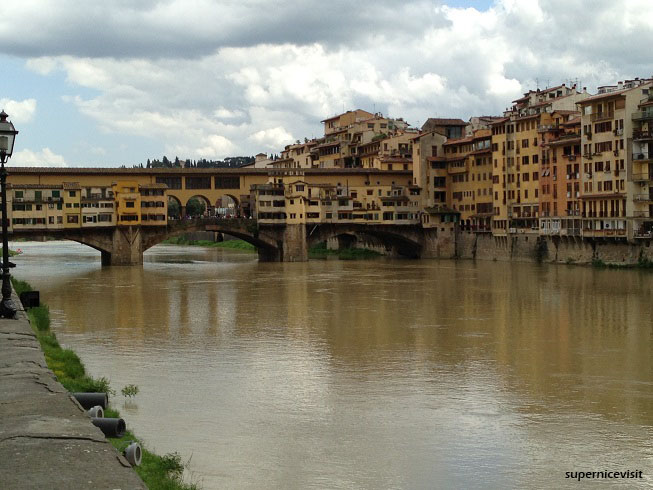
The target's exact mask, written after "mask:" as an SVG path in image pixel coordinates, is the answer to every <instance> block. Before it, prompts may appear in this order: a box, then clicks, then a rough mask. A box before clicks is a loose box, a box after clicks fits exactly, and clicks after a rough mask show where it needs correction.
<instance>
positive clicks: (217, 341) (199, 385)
mask: <svg viewBox="0 0 653 490" xmlns="http://www.w3.org/2000/svg"><path fill="white" fill-rule="evenodd" d="M21 248H22V249H23V250H24V251H25V254H24V255H23V256H20V257H17V259H16V262H17V264H18V268H17V269H16V271H17V275H18V276H19V277H21V278H24V279H27V280H29V281H30V282H32V283H33V284H34V285H35V286H36V287H38V288H39V289H40V290H41V294H42V297H43V299H44V301H46V302H48V303H49V304H50V306H51V309H52V315H53V319H54V326H55V329H56V330H57V333H58V335H59V336H60V338H61V340H63V341H64V342H65V343H68V344H70V345H72V346H74V348H75V349H76V350H77V351H78V353H80V355H81V357H82V358H83V359H84V361H85V362H86V364H87V365H88V367H89V369H90V371H91V372H92V373H93V374H95V375H108V376H109V377H110V378H111V379H112V381H113V382H114V387H116V388H120V387H121V386H122V385H124V384H127V383H135V384H137V385H139V387H140V389H141V392H140V393H139V395H138V397H137V399H136V401H135V402H136V403H137V405H138V407H137V408H135V407H128V410H126V412H127V413H128V414H129V422H130V423H131V424H133V425H134V427H135V428H136V430H137V432H138V433H139V434H142V435H143V437H144V438H145V439H146V440H147V441H148V442H150V443H151V444H152V445H154V446H155V447H157V449H159V450H160V451H161V452H166V451H172V450H180V451H181V452H182V453H183V454H184V456H185V457H188V456H190V454H192V455H193V466H194V468H195V470H196V471H197V472H198V473H200V474H201V475H203V478H204V484H205V487H207V488H214V487H215V488H219V487H250V488H257V487H270V486H272V487H283V488H288V487H331V488H332V487H342V488H348V487H369V488H379V487H383V488H386V487H409V488H414V487H417V488H425V487H429V488H430V487H434V486H436V487H438V486H441V487H452V486H453V487H465V488H475V487H477V488H481V487H485V488H487V487H497V488H499V487H503V488H506V487H515V486H519V487H533V488H541V487H542V486H547V487H548V486H554V487H564V486H565V484H566V482H565V481H564V478H563V476H564V471H567V470H574V469H578V468H581V469H582V468H589V469H602V468H604V467H606V466H607V465H608V464H612V465H613V466H614V465H616V466H617V467H618V468H621V467H624V468H625V467H626V466H628V467H629V468H631V467H632V468H641V469H646V468H647V467H650V464H651V463H652V462H653V456H652V454H653V447H652V445H651V442H650V441H651V436H652V435H653V431H652V430H651V426H652V425H653V390H652V389H651V388H652V387H653V369H652V367H653V366H652V365H651V364H652V361H651V358H652V356H651V354H652V353H653V352H652V345H651V335H652V330H651V320H650V319H651V313H652V312H651V302H650V290H651V286H652V285H653V284H652V282H653V275H651V274H648V273H640V272H635V271H614V270H594V269H591V268H582V267H566V266H548V267H540V266H537V265H531V264H510V265H507V264H502V263H492V262H479V263H472V262H462V261H461V262H452V261H440V262H438V261H419V262H411V261H373V262H340V261H315V262H309V263H297V264H270V263H265V264H264V263H261V264H259V263H258V262H257V261H256V257H255V255H249V254H244V253H234V252H232V251H221V250H214V249H194V248H181V247H155V248H154V249H152V251H151V252H150V253H149V254H148V255H147V256H146V263H145V265H144V266H143V267H115V268H104V269H103V268H101V267H100V266H99V258H98V257H95V256H94V255H93V254H92V253H89V252H88V251H87V250H88V249H84V248H83V247H80V246H77V245H74V244H62V243H56V244H21ZM62 262H65V266H63V267H62V266H61V263H62ZM54 264H56V265H54ZM161 427H165V428H166V430H161ZM645 473H646V471H645ZM647 478H648V477H647ZM647 481H648V482H649V483H650V480H647ZM628 483H629V484H632V483H633V482H628ZM640 483H642V485H643V484H645V483H646V482H640Z"/></svg>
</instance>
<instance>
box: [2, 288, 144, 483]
mask: <svg viewBox="0 0 653 490" xmlns="http://www.w3.org/2000/svg"><path fill="white" fill-rule="evenodd" d="M14 302H15V304H17V305H20V301H18V298H17V297H15V296H14ZM0 488H2V489H4V490H10V489H26V488H48V489H70V488H89V489H91V488H93V489H123V490H126V489H145V488H147V487H146V486H145V484H144V483H143V481H142V480H141V479H140V477H139V476H138V475H137V474H136V472H135V471H134V470H133V469H132V468H131V467H130V465H129V463H128V462H127V461H126V460H125V458H124V457H123V456H122V455H120V454H119V453H118V452H117V451H116V450H115V449H114V448H113V446H111V444H110V443H109V442H108V441H107V440H106V439H105V438H104V435H103V434H102V432H101V431H100V429H98V428H97V427H95V426H94V425H93V424H92V423H91V419H90V418H89V416H88V415H87V414H86V413H85V412H84V410H83V409H82V408H81V407H80V405H79V404H78V403H77V401H75V400H74V399H73V398H72V397H71V396H70V394H69V393H68V391H67V390H66V389H65V388H64V387H63V386H62V385H61V384H60V383H59V382H58V381H57V380H56V379H55V377H54V374H53V373H52V371H50V369H48V367H47V365H46V363H45V357H44V355H43V352H42V350H41V347H40V345H39V342H38V340H37V339H36V335H35V334H34V332H33V330H32V328H31V326H30V324H29V321H28V319H27V315H26V313H25V312H24V311H22V310H21V311H19V312H18V319H17V320H5V319H0Z"/></svg>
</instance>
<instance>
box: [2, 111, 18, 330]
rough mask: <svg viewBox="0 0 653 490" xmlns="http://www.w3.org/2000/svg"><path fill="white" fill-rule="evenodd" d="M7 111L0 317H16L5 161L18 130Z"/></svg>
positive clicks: (4, 113) (5, 115)
mask: <svg viewBox="0 0 653 490" xmlns="http://www.w3.org/2000/svg"><path fill="white" fill-rule="evenodd" d="M7 117H8V116H7V113H6V112H5V111H4V110H3V111H2V112H0V199H2V302H0V317H2V318H15V317H16V306H14V302H13V301H12V300H11V282H10V281H11V276H10V274H9V243H8V242H9V240H8V238H7V233H8V232H7V224H8V223H7V169H6V168H5V163H7V159H9V158H11V154H12V153H13V152H14V141H15V140H16V135H17V134H18V131H16V128H14V125H13V124H12V123H11V121H7Z"/></svg>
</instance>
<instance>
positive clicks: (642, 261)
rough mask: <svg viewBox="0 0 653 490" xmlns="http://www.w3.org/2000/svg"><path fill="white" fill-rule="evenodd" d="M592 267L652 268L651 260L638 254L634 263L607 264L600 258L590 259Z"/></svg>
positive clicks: (652, 262)
mask: <svg viewBox="0 0 653 490" xmlns="http://www.w3.org/2000/svg"><path fill="white" fill-rule="evenodd" d="M592 267H596V268H597V269H653V261H651V260H650V259H648V258H646V257H643V256H641V255H640V257H639V259H638V260H637V263H636V264H607V263H605V262H604V261H603V260H601V259H597V258H594V259H592Z"/></svg>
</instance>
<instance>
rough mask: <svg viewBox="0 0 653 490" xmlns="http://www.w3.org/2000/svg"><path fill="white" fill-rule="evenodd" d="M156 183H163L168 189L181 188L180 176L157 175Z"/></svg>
mask: <svg viewBox="0 0 653 490" xmlns="http://www.w3.org/2000/svg"><path fill="white" fill-rule="evenodd" d="M156 183H157V184H165V185H167V186H168V189H181V177H157V178H156Z"/></svg>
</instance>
